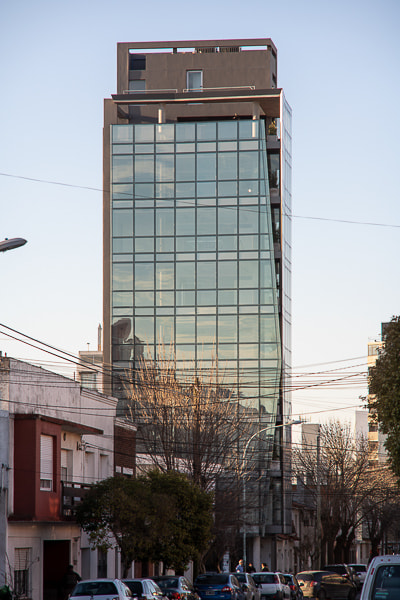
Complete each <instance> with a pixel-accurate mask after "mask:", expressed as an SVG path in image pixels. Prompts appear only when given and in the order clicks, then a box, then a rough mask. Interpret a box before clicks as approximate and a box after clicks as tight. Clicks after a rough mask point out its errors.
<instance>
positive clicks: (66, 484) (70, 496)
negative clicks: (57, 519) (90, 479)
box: [61, 481, 90, 521]
mask: <svg viewBox="0 0 400 600" xmlns="http://www.w3.org/2000/svg"><path fill="white" fill-rule="evenodd" d="M89 489H90V485H89V484H87V483H78V482H76V481H62V482H61V516H62V518H63V519H64V520H66V521H74V520H75V509H76V507H77V506H78V504H79V503H80V502H81V500H82V498H83V497H84V495H85V494H86V492H87V491H88V490H89Z"/></svg>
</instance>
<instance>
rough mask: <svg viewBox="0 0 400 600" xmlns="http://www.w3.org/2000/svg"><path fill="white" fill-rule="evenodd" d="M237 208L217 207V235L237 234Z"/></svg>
mask: <svg viewBox="0 0 400 600" xmlns="http://www.w3.org/2000/svg"><path fill="white" fill-rule="evenodd" d="M237 230H238V225H237V208H236V207H231V206H227V207H221V206H220V207H219V208H218V233H237Z"/></svg>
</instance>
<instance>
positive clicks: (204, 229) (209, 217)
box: [197, 208, 217, 235]
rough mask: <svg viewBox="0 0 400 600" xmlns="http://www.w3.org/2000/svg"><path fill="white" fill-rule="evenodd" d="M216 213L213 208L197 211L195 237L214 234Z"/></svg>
mask: <svg viewBox="0 0 400 600" xmlns="http://www.w3.org/2000/svg"><path fill="white" fill-rule="evenodd" d="M216 225H217V211H216V209H215V208H198V209H197V235H207V234H208V235H210V234H212V233H215V232H216Z"/></svg>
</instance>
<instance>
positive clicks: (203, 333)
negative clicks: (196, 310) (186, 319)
mask: <svg viewBox="0 0 400 600" xmlns="http://www.w3.org/2000/svg"><path fill="white" fill-rule="evenodd" d="M215 340H216V317H215V315H198V317H197V343H198V344H210V343H211V344H212V343H213V342H215Z"/></svg>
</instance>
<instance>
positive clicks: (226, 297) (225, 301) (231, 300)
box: [218, 290, 237, 306]
mask: <svg viewBox="0 0 400 600" xmlns="http://www.w3.org/2000/svg"><path fill="white" fill-rule="evenodd" d="M218 304H219V305H220V306H222V305H226V306H234V305H235V304H237V291H236V290H219V291H218Z"/></svg>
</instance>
